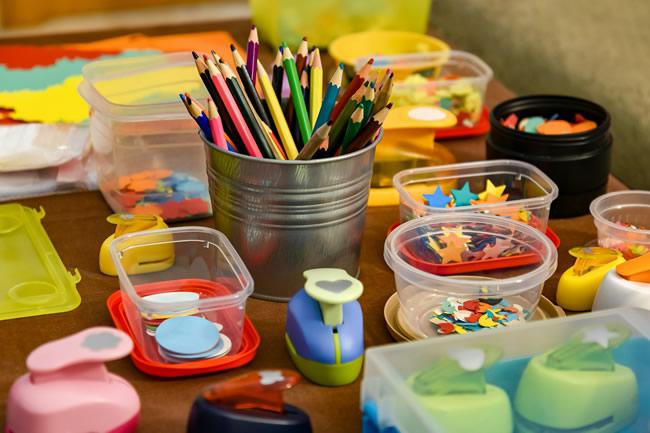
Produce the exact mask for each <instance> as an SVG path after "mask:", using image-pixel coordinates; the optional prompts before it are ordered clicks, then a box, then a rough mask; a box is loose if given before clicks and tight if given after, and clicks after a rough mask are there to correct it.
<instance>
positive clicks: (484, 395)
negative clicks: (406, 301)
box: [361, 308, 650, 433]
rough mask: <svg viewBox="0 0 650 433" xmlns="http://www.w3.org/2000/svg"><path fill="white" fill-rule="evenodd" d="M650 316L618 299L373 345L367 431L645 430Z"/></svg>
mask: <svg viewBox="0 0 650 433" xmlns="http://www.w3.org/2000/svg"><path fill="white" fill-rule="evenodd" d="M648 320H650V313H649V312H647V311H644V310H640V309H634V308H626V309H616V310H608V311H602V312H597V313H588V314H584V315H576V316H572V317H568V318H565V319H562V320H549V321H542V322H536V323H530V324H526V325H525V326H518V327H509V328H507V329H505V330H502V331H501V332H485V333H480V334H475V335H466V336H455V337H449V338H444V339H428V340H426V341H418V342H409V343H399V344H393V345H387V346H382V347H376V348H370V349H369V350H368V351H367V352H366V364H365V368H364V377H363V381H362V384H361V408H362V411H363V429H362V431H363V432H364V433H377V432H380V433H389V432H391V433H427V432H431V433H433V432H436V433H440V432H442V433H458V432H473V431H476V428H477V426H485V425H489V426H490V429H491V431H495V432H496V431H498V432H505V433H512V432H515V431H516V432H527V433H528V432H539V431H594V432H599V433H632V432H637V431H641V430H643V429H644V428H645V426H647V424H648V422H649V421H650V412H649V411H648V410H647V409H648V407H650V393H649V392H648V391H647V388H648V387H649V386H650V381H649V380H650V379H649V378H650V370H649V367H648V365H649V364H648V362H647V353H648V350H649V349H650V340H649V338H650V328H648ZM504 394H505V399H504V398H499V397H498V396H503V395H504ZM486 406H487V407H490V408H493V410H491V411H483V410H482V409H483V408H485V407H486ZM497 408H498V410H497Z"/></svg>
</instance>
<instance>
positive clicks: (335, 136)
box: [327, 85, 366, 156]
mask: <svg viewBox="0 0 650 433" xmlns="http://www.w3.org/2000/svg"><path fill="white" fill-rule="evenodd" d="M365 93H366V85H363V86H361V87H359V88H358V89H357V91H356V92H354V95H352V97H351V98H350V99H348V102H346V103H345V107H344V108H343V111H341V114H340V115H339V116H338V117H337V118H336V120H335V121H334V124H333V125H332V129H330V142H329V147H328V149H327V154H328V156H333V155H334V152H336V150H337V149H338V148H339V145H340V144H341V140H342V139H343V134H344V133H345V127H346V125H347V124H348V120H350V116H351V115H352V113H353V112H354V110H355V108H357V105H359V103H360V102H361V100H362V99H363V95H364V94H365Z"/></svg>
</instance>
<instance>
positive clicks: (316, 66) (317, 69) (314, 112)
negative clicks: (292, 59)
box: [309, 48, 323, 128]
mask: <svg viewBox="0 0 650 433" xmlns="http://www.w3.org/2000/svg"><path fill="white" fill-rule="evenodd" d="M312 58H313V61H312V64H311V72H310V75H311V77H310V80H311V82H310V83H309V118H310V120H311V127H312V128H313V127H314V125H316V119H317V118H318V112H319V111H320V106H321V103H322V102H323V65H322V64H321V61H320V51H319V50H318V48H316V49H314V53H313V54H312Z"/></svg>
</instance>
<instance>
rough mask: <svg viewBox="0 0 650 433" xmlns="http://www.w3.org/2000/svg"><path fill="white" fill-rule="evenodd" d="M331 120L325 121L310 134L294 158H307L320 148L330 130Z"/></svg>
mask: <svg viewBox="0 0 650 433" xmlns="http://www.w3.org/2000/svg"><path fill="white" fill-rule="evenodd" d="M331 126H332V122H327V123H326V124H324V125H323V126H321V127H320V128H318V129H317V130H316V132H314V135H312V136H311V138H310V139H309V141H308V142H307V143H305V146H304V147H303V148H302V150H301V151H300V153H299V154H298V156H297V157H296V159H299V160H308V159H312V157H313V156H314V155H315V154H316V152H317V151H318V150H319V149H320V148H321V146H322V145H323V142H324V141H325V140H327V137H328V135H329V132H330V128H331Z"/></svg>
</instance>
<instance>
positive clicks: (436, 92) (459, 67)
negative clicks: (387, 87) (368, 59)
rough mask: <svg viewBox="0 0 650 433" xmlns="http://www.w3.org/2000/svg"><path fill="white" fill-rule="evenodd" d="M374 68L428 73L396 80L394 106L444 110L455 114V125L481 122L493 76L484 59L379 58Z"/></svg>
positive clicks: (442, 55)
mask: <svg viewBox="0 0 650 433" xmlns="http://www.w3.org/2000/svg"><path fill="white" fill-rule="evenodd" d="M374 65H375V66H376V67H387V66H391V67H392V65H401V66H402V67H404V65H412V67H413V69H414V70H423V71H427V72H428V73H426V72H425V73H415V74H413V75H411V76H409V77H406V78H405V79H401V80H399V81H396V82H395V84H394V86H393V93H392V95H391V98H390V100H391V102H393V104H394V105H395V106H396V107H400V106H414V105H416V106H438V107H442V108H445V109H447V110H449V111H451V112H452V113H454V114H455V115H456V117H457V118H458V123H457V125H458V126H465V127H473V126H474V125H475V124H476V123H477V122H478V121H479V120H480V119H481V115H482V114H483V106H484V104H485V92H486V90H487V85H488V83H489V82H490V80H491V79H492V76H493V75H494V74H493V72H492V69H491V68H490V67H489V66H488V65H487V64H486V63H485V62H484V61H483V60H481V59H480V58H479V57H477V56H475V55H474V54H471V53H468V52H465V51H450V52H444V51H431V52H426V53H413V54H410V55H404V56H379V57H375V62H374ZM432 71H433V74H432Z"/></svg>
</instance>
